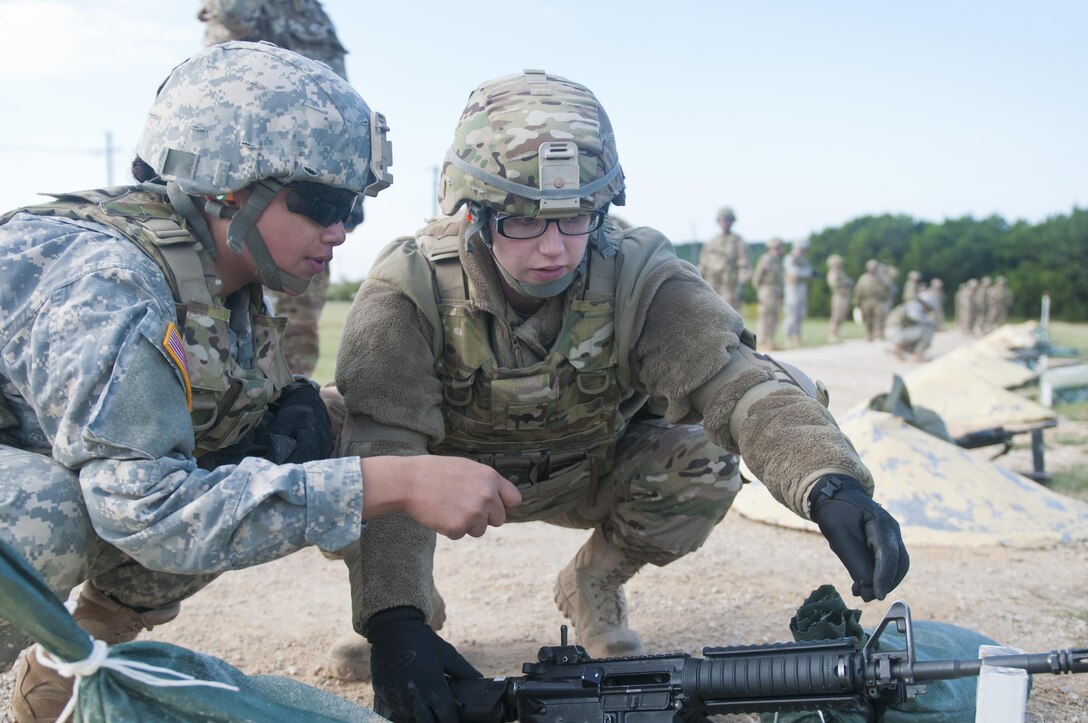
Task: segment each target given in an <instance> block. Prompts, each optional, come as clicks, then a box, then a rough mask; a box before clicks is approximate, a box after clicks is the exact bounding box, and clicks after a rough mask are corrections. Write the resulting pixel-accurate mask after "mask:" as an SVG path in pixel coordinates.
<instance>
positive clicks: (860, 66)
mask: <svg viewBox="0 0 1088 723" xmlns="http://www.w3.org/2000/svg"><path fill="white" fill-rule="evenodd" d="M323 4H324V6H325V9H326V11H327V12H328V14H329V15H330V17H331V18H332V20H333V22H334V23H335V25H336V28H337V32H338V34H339V36H340V40H341V42H342V43H343V44H344V46H345V47H346V48H347V49H348V51H349V55H348V56H347V72H348V78H349V80H350V81H351V82H352V83H353V84H354V85H355V87H356V88H358V89H359V91H360V93H361V94H362V96H363V97H364V98H365V99H366V100H367V102H368V103H369V104H370V106H371V107H372V108H374V109H375V110H378V111H381V112H382V113H384V114H385V116H386V118H387V119H388V121H389V125H390V128H391V131H390V139H391V140H392V142H393V147H394V151H393V157H394V164H393V167H392V172H393V175H394V177H395V181H394V185H393V186H392V187H391V188H389V189H387V190H386V191H383V192H382V193H381V195H380V196H378V197H377V198H374V199H369V200H368V201H367V204H366V222H365V223H364V224H363V226H362V227H360V228H359V229H357V230H356V231H355V232H353V233H352V234H351V235H350V236H349V237H348V240H347V243H346V244H345V245H344V246H342V247H340V248H339V249H337V251H336V258H335V260H334V261H333V264H332V271H333V277H334V279H335V280H358V279H362V278H363V277H364V276H365V275H366V271H367V269H369V267H370V265H371V263H372V262H373V259H374V257H375V256H376V255H377V253H378V251H379V250H380V248H381V247H382V246H383V245H384V244H385V243H387V242H389V241H391V240H392V239H394V238H396V237H398V236H402V235H405V234H411V233H413V232H414V231H415V230H417V229H418V228H420V227H421V226H422V225H423V224H424V223H425V221H426V219H427V218H428V217H429V216H431V215H432V214H433V213H435V212H436V209H437V205H436V203H435V200H434V189H435V175H436V172H437V168H438V165H439V164H440V162H441V159H442V156H443V154H444V153H445V151H446V149H447V147H448V146H449V143H450V141H451V140H452V137H453V129H454V127H455V125H456V123H457V119H458V118H459V116H460V112H461V109H462V108H463V107H464V104H465V101H466V99H467V97H468V94H469V92H470V91H471V90H472V89H473V88H474V87H476V86H477V85H479V84H480V83H481V82H483V81H485V80H490V79H492V78H495V77H498V76H501V75H507V74H510V73H516V72H519V71H521V70H523V69H525V68H540V69H544V70H547V71H548V72H549V73H554V74H558V75H562V76H565V77H567V78H570V79H571V80H575V81H577V82H580V83H583V84H585V85H587V86H588V87H589V88H590V89H592V90H593V91H594V92H595V93H596V95H597V97H598V98H599V99H600V101H601V103H602V104H603V105H604V107H605V109H606V110H607V112H608V115H609V117H610V118H611V120H612V125H613V127H614V129H615V132H616V137H617V144H618V147H619V152H620V161H621V164H622V165H623V169H624V173H625V175H626V177H627V206H625V207H623V208H622V209H615V210H616V211H617V212H618V213H619V214H620V215H621V216H623V217H624V218H625V219H626V220H627V221H629V222H631V223H635V224H638V225H646V226H652V227H654V228H657V229H658V230H660V231H662V232H663V233H665V234H666V235H667V236H668V237H669V238H671V239H672V240H673V241H674V242H677V243H681V242H685V241H689V240H693V239H700V240H705V239H707V238H709V237H711V236H713V235H714V234H715V233H716V232H717V226H716V223H715V220H714V218H715V215H716V213H717V210H718V208H719V207H721V206H723V205H728V206H731V207H732V208H733V209H734V210H735V212H736V216H737V222H736V224H735V226H734V231H735V232H737V233H739V234H741V235H742V236H743V237H745V238H746V239H747V240H749V241H759V240H766V239H768V238H771V237H774V236H777V237H780V238H783V239H785V240H787V241H792V240H796V239H801V238H804V237H806V236H808V235H809V234H812V233H816V232H819V231H821V230H823V229H825V228H828V227H831V226H837V225H840V224H842V223H845V222H846V221H849V220H850V219H853V218H856V217H858V216H862V215H867V214H883V213H902V214H907V215H910V216H913V217H915V218H918V219H922V220H927V221H934V222H940V221H942V220H943V219H945V218H957V217H962V216H974V217H976V218H981V217H986V216H989V215H991V214H999V215H1001V216H1003V217H1004V218H1006V219H1007V220H1009V221H1016V220H1021V219H1023V220H1027V221H1029V222H1038V221H1041V220H1043V219H1045V218H1047V217H1049V216H1053V215H1057V214H1064V213H1069V212H1070V211H1071V210H1072V209H1073V208H1074V207H1078V206H1083V205H1085V203H1086V202H1088V190H1086V184H1088V43H1086V42H1085V41H1084V31H1085V28H1088V3H1085V2H1080V1H1079V0H1070V1H1068V2H1048V1H1047V0H1043V1H1041V2H1037V3H1026V2H1008V1H1005V0H962V1H959V2H946V1H942V2H938V1H931V0H916V1H914V2H880V3H873V2H860V1H856V2H846V1H843V0H821V2H818V3H817V2H803V1H801V0H796V1H788V0H779V1H775V0H767V1H765V2H755V0H752V1H751V2H729V1H726V0H719V1H717V2H707V1H705V0H671V1H670V2H660V1H658V2H645V1H643V0H626V2H613V1H612V0H592V1H591V0H550V1H549V2H546V3H545V2H523V1H517V0H506V1H505V2H498V1H496V0H481V1H468V0H466V1H465V2H461V3H453V2H449V1H448V0H445V1H438V0H406V1H402V2H394V3H388V2H387V3H376V2H371V1H367V0H325V2H324V3H323ZM199 5H200V2H199V0H191V1H189V0H95V2H87V1H85V0H83V1H81V0H0V97H2V98H3V100H2V105H0V109H2V111H3V112H0V168H3V172H2V173H0V209H2V210H7V209H11V208H14V207H16V206H20V205H24V204H27V203H33V202H36V201H38V200H40V197H39V196H38V195H36V194H39V193H42V192H62V191H71V190H80V189H86V188H94V187H99V186H103V185H106V184H107V182H109V181H110V180H112V182H113V183H115V184H121V183H127V182H129V181H130V176H129V174H128V166H129V162H130V161H131V159H132V156H133V154H134V149H135V146H136V142H137V139H138V138H139V134H140V131H141V129H142V126H143V122H144V118H145V114H146V111H147V109H148V107H149V106H150V104H151V101H152V99H153V97H154V91H155V89H156V88H157V87H158V85H159V83H160V82H161V81H162V80H163V78H165V77H166V75H167V74H168V73H169V72H170V70H171V68H173V67H174V66H175V65H177V64H178V63H180V62H181V61H183V60H184V59H185V58H187V57H188V56H190V55H192V54H193V53H195V52H197V51H199V50H200V48H201V47H202V35H203V28H202V25H201V23H200V22H199V21H198V20H197V19H196V13H197V10H198V8H199ZM107 139H109V140H107ZM108 144H109V145H110V147H112V149H113V152H112V153H107V152H106V149H107V147H108ZM110 160H112V163H110V162H109V161H110Z"/></svg>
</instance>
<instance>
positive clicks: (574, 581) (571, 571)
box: [555, 530, 644, 658]
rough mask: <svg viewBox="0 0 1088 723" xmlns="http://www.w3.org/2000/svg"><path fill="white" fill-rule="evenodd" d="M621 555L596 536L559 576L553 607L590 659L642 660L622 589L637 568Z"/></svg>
mask: <svg viewBox="0 0 1088 723" xmlns="http://www.w3.org/2000/svg"><path fill="white" fill-rule="evenodd" d="M642 565H643V563H641V562H639V561H637V560H633V559H631V558H630V557H628V556H627V554H626V553H625V552H624V551H623V550H620V549H617V548H615V547H611V546H609V544H608V543H607V542H605V539H604V535H603V534H602V533H601V531H600V530H594V532H593V535H592V536H590V538H589V541H588V542H586V544H585V545H583V546H582V549H580V550H578V554H577V555H575V556H574V559H573V560H571V561H570V563H569V564H568V565H567V566H566V567H565V568H563V571H562V572H560V573H559V579H558V580H557V581H556V583H555V603H556V605H558V606H559V612H561V613H563V615H565V616H566V617H567V619H568V620H570V621H571V622H572V623H574V630H575V633H576V635H577V638H578V643H579V644H580V645H581V646H582V647H584V648H585V649H586V651H587V652H588V653H589V654H590V655H591V656H592V657H594V658H617V657H626V656H630V655H642V654H643V653H644V649H643V647H642V641H641V640H639V637H638V635H637V634H636V633H635V632H634V631H633V630H631V629H630V628H628V627H627V597H626V596H625V595H624V593H623V584H624V583H625V582H627V581H628V580H630V579H631V578H632V577H633V576H634V575H635V573H636V572H638V571H639V570H640V569H641V568H642Z"/></svg>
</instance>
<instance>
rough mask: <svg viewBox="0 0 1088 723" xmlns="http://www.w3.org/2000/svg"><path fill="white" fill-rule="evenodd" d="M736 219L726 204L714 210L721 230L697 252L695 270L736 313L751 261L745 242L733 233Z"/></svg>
mask: <svg viewBox="0 0 1088 723" xmlns="http://www.w3.org/2000/svg"><path fill="white" fill-rule="evenodd" d="M736 220H737V216H736V214H735V213H733V209H731V208H729V207H728V206H725V207H723V208H722V209H721V210H719V211H718V226H719V227H721V230H722V232H721V233H720V234H718V235H717V236H715V237H714V238H712V239H710V240H709V241H707V242H706V244H704V245H703V248H702V250H701V251H700V252H699V273H700V274H701V275H702V277H703V278H704V279H705V280H706V282H707V283H708V284H710V286H711V287H712V288H713V289H714V290H715V291H717V292H718V293H719V294H721V297H722V298H723V299H725V303H727V304H729V305H730V306H731V307H733V308H734V309H736V310H737V312H738V313H739V312H743V311H744V302H743V301H741V288H742V287H743V286H744V284H746V283H748V279H749V278H751V276H752V262H751V260H750V259H749V257H748V244H746V243H745V242H744V239H742V238H741V237H740V236H738V235H737V234H735V233H733V223H734V222H735V221H736Z"/></svg>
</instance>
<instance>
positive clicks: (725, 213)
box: [718, 206, 737, 221]
mask: <svg viewBox="0 0 1088 723" xmlns="http://www.w3.org/2000/svg"><path fill="white" fill-rule="evenodd" d="M718 220H719V221H736V220H737V214H735V213H734V212H733V209H732V207H730V206H722V207H721V208H720V209H718Z"/></svg>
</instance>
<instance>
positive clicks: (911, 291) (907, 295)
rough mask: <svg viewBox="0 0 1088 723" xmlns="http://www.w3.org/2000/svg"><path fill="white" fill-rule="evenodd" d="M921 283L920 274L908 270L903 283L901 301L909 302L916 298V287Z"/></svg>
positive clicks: (919, 272)
mask: <svg viewBox="0 0 1088 723" xmlns="http://www.w3.org/2000/svg"><path fill="white" fill-rule="evenodd" d="M921 283H922V272H921V271H915V270H913V269H912V270H910V271H908V272H907V280H906V281H904V282H903V301H910V300H911V299H913V298H914V297H915V296H918V285H919V284H921Z"/></svg>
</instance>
